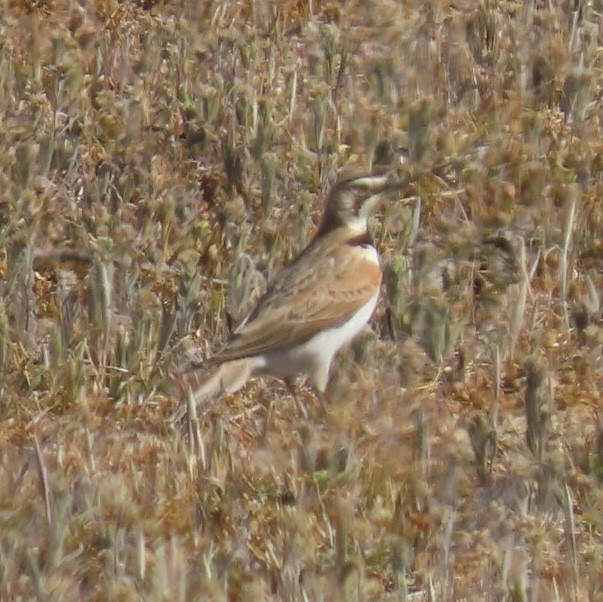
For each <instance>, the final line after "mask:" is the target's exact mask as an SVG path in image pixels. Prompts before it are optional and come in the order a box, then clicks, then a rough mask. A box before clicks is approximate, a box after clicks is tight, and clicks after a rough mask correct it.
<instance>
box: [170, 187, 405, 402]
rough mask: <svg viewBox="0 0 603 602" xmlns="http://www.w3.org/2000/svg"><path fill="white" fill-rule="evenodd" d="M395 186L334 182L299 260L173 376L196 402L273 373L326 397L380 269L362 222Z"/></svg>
mask: <svg viewBox="0 0 603 602" xmlns="http://www.w3.org/2000/svg"><path fill="white" fill-rule="evenodd" d="M400 188H401V183H400V182H397V181H394V179H393V178H391V177H389V176H387V175H363V176H359V177H351V178H346V179H341V180H339V181H338V182H337V183H336V184H335V185H334V186H333V188H332V189H331V191H330V193H329V195H328V197H327V200H326V206H325V210H324V214H323V217H322V221H321V223H320V226H319V228H318V230H317V232H316V234H315V236H314V238H313V239H312V241H311V242H310V244H309V245H308V246H307V247H306V248H305V249H304V250H303V251H302V252H301V254H300V255H299V256H298V257H297V258H296V259H295V260H294V261H293V262H292V263H291V264H290V265H289V266H287V267H286V268H285V269H283V270H282V271H281V272H280V273H279V274H278V275H277V276H276V278H275V279H274V280H273V281H272V282H271V283H270V284H269V285H268V289H267V291H266V293H265V294H264V295H263V296H262V297H261V298H260V300H259V301H258V303H257V305H256V307H255V309H253V310H252V311H251V313H250V314H249V315H248V316H247V317H246V318H245V319H244V320H243V321H242V323H241V324H240V325H239V326H238V328H237V329H236V330H235V332H234V334H233V336H232V338H231V339H230V340H229V341H228V342H227V343H226V345H225V346H224V348H223V349H222V350H221V351H220V352H218V353H217V354H216V355H214V356H213V357H210V358H209V359H207V360H204V361H203V362H201V363H197V364H194V365H192V366H190V367H189V368H187V369H186V370H185V371H184V372H182V373H181V374H180V375H179V378H178V380H179V381H180V386H181V387H182V388H184V390H185V391H186V392H187V393H188V395H189V396H191V397H192V400H193V401H194V403H195V404H198V403H201V402H202V401H207V400H209V399H212V398H214V397H216V396H218V395H220V394H222V393H233V392H235V391H238V390H239V389H240V388H241V387H243V385H245V383H246V382H247V381H248V380H249V379H250V378H252V377H255V376H262V375H271V376H276V377H279V378H282V379H284V380H285V382H286V383H287V385H288V386H289V385H290V383H291V380H290V379H292V378H293V377H295V376H301V375H304V376H306V377H308V378H309V380H310V381H311V382H312V383H313V384H314V385H315V387H316V388H317V389H318V391H320V392H321V393H322V392H324V391H325V389H326V387H327V384H328V379H329V368H330V366H331V361H332V360H333V357H334V355H335V354H336V353H337V351H338V350H339V349H340V348H341V347H343V346H344V345H346V344H347V343H349V342H350V341H351V340H352V339H353V338H354V337H355V336H356V335H357V334H358V333H359V332H360V331H361V330H362V328H363V327H364V326H365V324H366V323H367V322H368V321H369V319H370V317H371V315H372V314H373V311H374V309H375V306H376V305H377V298H378V296H379V289H380V285H381V279H382V271H381V267H380V265H379V256H378V254H377V249H376V248H375V246H374V245H373V243H372V240H371V237H370V234H369V230H368V219H369V217H370V216H371V215H372V213H373V212H374V211H375V209H377V208H378V207H379V206H380V205H381V204H382V201H383V197H384V196H385V195H386V194H387V193H389V192H392V191H395V190H398V189H400Z"/></svg>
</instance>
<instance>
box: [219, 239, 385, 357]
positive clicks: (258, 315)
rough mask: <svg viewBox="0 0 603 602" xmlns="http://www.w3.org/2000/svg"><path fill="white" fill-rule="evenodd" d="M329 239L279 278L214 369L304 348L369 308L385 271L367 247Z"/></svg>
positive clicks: (221, 355) (310, 249) (226, 348)
mask: <svg viewBox="0 0 603 602" xmlns="http://www.w3.org/2000/svg"><path fill="white" fill-rule="evenodd" d="M334 234H335V233H334ZM337 234H339V233H337ZM327 238H329V237H325V238H324V239H322V240H321V242H323V243H326V244H316V245H313V246H312V247H310V248H308V249H306V251H305V252H304V253H303V254H302V255H301V256H300V257H299V258H298V259H297V260H296V261H295V262H294V263H293V264H292V265H290V266H289V267H288V268H286V269H285V270H284V271H283V272H281V273H280V274H279V275H278V276H277V278H276V280H275V281H274V282H273V283H272V285H271V287H270V288H269V289H268V291H267V292H266V294H265V295H264V297H262V298H261V299H260V301H259V303H258V306H257V307H256V309H255V310H254V311H253V312H252V314H251V316H250V318H249V320H247V321H246V322H244V323H243V324H242V325H241V327H239V329H238V330H237V332H236V333H235V336H234V337H233V338H232V339H231V340H230V341H229V343H227V345H226V347H225V348H224V349H223V350H222V351H221V352H220V353H218V354H217V355H216V356H214V357H213V358H212V359H211V361H212V363H213V362H224V361H231V360H235V359H239V358H243V357H249V356H253V355H259V354H261V353H266V352H271V353H272V352H278V351H279V350H281V349H287V348H289V347H291V346H295V345H299V344H302V343H304V342H306V341H307V340H309V339H310V338H312V336H314V335H315V334H317V333H318V332H319V331H321V330H325V329H327V328H330V327H333V326H336V325H338V324H340V323H342V322H344V321H345V320H347V319H348V318H350V317H351V316H353V315H354V314H355V313H356V312H357V311H358V310H359V309H360V308H361V307H362V306H363V305H365V304H366V303H368V301H369V300H370V299H371V298H372V297H373V295H374V294H375V290H376V289H377V288H378V287H379V285H380V284H381V268H380V267H379V265H377V264H375V263H373V262H372V261H370V260H368V259H367V258H366V256H365V255H363V254H362V247H354V246H347V245H346V244H345V241H344V240H341V236H340V235H339V236H337V237H331V239H330V240H327ZM329 243H331V244H329ZM342 243H343V244H342Z"/></svg>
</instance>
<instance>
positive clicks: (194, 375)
mask: <svg viewBox="0 0 603 602" xmlns="http://www.w3.org/2000/svg"><path fill="white" fill-rule="evenodd" d="M250 377H251V364H250V361H249V359H247V358H243V359H239V360H233V361H230V362H224V363H223V364H218V365H213V366H209V367H207V366H195V367H192V368H189V369H187V370H184V371H182V372H180V373H178V374H175V375H173V381H174V382H175V384H176V385H177V389H178V391H179V393H180V395H181V396H182V397H183V398H184V399H187V400H189V401H192V402H193V403H194V404H195V405H199V404H202V403H204V402H208V401H211V400H212V399H215V398H216V397H218V396H220V395H222V394H224V393H234V392H235V391H238V390H239V389H240V388H241V387H243V385H244V384H245V383H246V382H247V381H248V380H249V378H250Z"/></svg>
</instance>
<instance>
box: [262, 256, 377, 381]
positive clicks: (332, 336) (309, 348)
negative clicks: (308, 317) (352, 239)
mask: <svg viewBox="0 0 603 602" xmlns="http://www.w3.org/2000/svg"><path fill="white" fill-rule="evenodd" d="M364 250H365V252H366V253H367V259H369V260H370V261H374V262H375V263H378V261H379V259H378V256H377V250H376V249H375V248H374V247H366V248H365V249H364ZM378 298H379V290H377V291H375V294H374V295H373V296H372V297H371V299H370V300H369V301H368V302H367V303H365V304H364V305H363V306H362V307H361V308H360V309H359V310H358V311H357V312H356V313H355V314H354V315H353V316H352V317H351V318H350V319H349V320H347V321H346V322H343V323H341V324H339V325H338V326H334V327H333V328H329V329H327V330H323V331H321V332H319V333H317V334H316V335H314V336H313V337H312V338H311V339H309V340H308V341H306V342H305V343H302V344H301V345H297V346H296V347H292V348H291V349H287V350H286V351H281V352H279V353H270V354H264V355H260V356H257V357H255V358H253V365H252V366H251V372H252V375H254V376H260V375H264V374H269V375H272V376H277V377H279V378H286V377H290V376H295V375H302V374H303V375H306V376H308V377H309V378H310V379H311V380H312V381H313V382H314V384H315V385H316V387H317V389H318V390H319V391H324V390H325V389H326V387H327V384H328V380H329V368H330V366H331V361H332V360H333V356H334V355H335V354H336V353H337V352H338V351H339V349H341V348H342V347H344V346H345V345H347V344H348V343H349V342H350V341H351V340H352V339H353V338H354V337H356V335H357V334H358V333H359V332H360V331H361V330H362V329H363V327H364V326H365V325H366V323H367V322H368V321H369V320H370V317H371V316H372V315H373V312H374V311H375V306H376V305H377V299H378ZM275 327H276V328H278V326H275Z"/></svg>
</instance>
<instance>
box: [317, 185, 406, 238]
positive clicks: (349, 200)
mask: <svg viewBox="0 0 603 602" xmlns="http://www.w3.org/2000/svg"><path fill="white" fill-rule="evenodd" d="M401 187H402V184H401V183H400V182H399V181H396V180H395V178H394V177H392V176H391V175H362V176H357V177H352V178H345V179H341V180H339V181H338V182H337V183H336V184H335V185H334V186H333V188H332V189H331V191H330V192H329V196H328V197H327V202H326V205H325V211H324V214H323V218H322V222H321V224H320V227H319V228H318V232H317V237H318V236H322V235H324V234H326V233H327V232H330V231H331V230H334V229H335V228H339V227H342V226H344V227H348V228H353V229H354V230H357V231H358V234H363V233H365V232H366V230H367V227H368V219H369V217H370V216H371V215H372V214H373V213H374V212H375V210H377V209H379V208H380V206H382V205H383V203H384V197H385V195H386V194H387V193H389V192H392V191H394V190H399V189H400V188H401Z"/></svg>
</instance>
